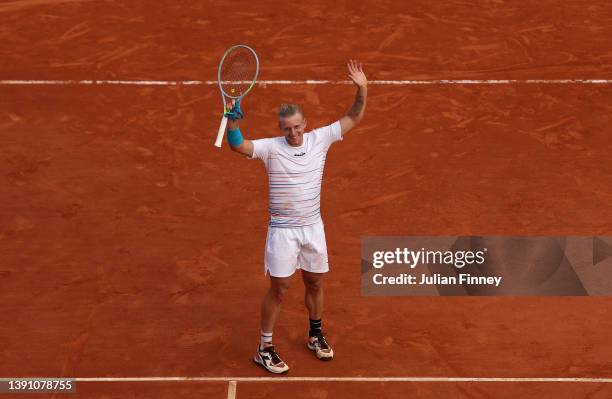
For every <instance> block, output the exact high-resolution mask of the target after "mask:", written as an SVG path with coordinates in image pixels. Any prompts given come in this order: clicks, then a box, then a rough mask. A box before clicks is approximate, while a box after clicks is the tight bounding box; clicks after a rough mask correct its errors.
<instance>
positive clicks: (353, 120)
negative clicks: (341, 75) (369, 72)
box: [340, 60, 368, 136]
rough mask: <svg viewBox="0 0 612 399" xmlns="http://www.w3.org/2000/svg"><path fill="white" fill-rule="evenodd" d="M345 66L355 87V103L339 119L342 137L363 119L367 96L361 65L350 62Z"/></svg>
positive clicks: (365, 79) (365, 80) (365, 81)
mask: <svg viewBox="0 0 612 399" xmlns="http://www.w3.org/2000/svg"><path fill="white" fill-rule="evenodd" d="M347 66H348V69H349V78H350V79H351V80H352V81H353V83H355V85H356V86H357V94H356V95H355V101H354V102H353V105H351V108H349V110H348V111H347V112H346V115H344V116H343V117H342V118H340V127H341V130H342V135H343V136H344V134H345V133H346V132H348V131H349V130H351V129H352V128H354V127H355V126H356V125H357V124H358V123H359V121H361V118H363V113H364V111H365V106H366V98H367V96H368V80H367V78H366V76H365V73H363V69H362V67H361V63H358V62H357V61H353V60H351V61H349V63H348V64H347Z"/></svg>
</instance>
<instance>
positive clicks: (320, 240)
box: [298, 223, 334, 360]
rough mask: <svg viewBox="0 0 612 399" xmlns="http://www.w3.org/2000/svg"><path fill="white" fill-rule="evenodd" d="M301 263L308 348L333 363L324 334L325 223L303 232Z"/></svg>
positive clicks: (320, 357)
mask: <svg viewBox="0 0 612 399" xmlns="http://www.w3.org/2000/svg"><path fill="white" fill-rule="evenodd" d="M302 233H303V234H302V237H301V243H300V244H301V246H300V254H299V255H298V263H299V264H300V268H301V269H302V280H303V281H304V288H305V294H304V303H305V305H306V308H307V309H308V316H309V324H310V329H309V332H308V336H309V338H308V348H309V349H310V350H312V351H314V352H315V354H316V356H317V358H319V359H321V360H331V359H333V357H334V351H333V350H332V348H331V347H330V345H329V343H328V342H327V340H326V339H325V336H324V334H323V330H322V323H323V320H322V317H323V279H324V276H325V274H326V273H327V272H328V271H329V265H328V260H327V245H326V243H325V231H324V229H323V223H318V224H315V225H312V226H306V227H304V228H303V231H302Z"/></svg>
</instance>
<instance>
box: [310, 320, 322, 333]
mask: <svg viewBox="0 0 612 399" xmlns="http://www.w3.org/2000/svg"><path fill="white" fill-rule="evenodd" d="M309 320H310V331H309V332H308V335H310V336H311V337H314V336H315V335H317V334H320V333H321V323H322V322H321V319H319V320H313V319H309Z"/></svg>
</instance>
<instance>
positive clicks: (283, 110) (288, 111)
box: [278, 104, 304, 118]
mask: <svg viewBox="0 0 612 399" xmlns="http://www.w3.org/2000/svg"><path fill="white" fill-rule="evenodd" d="M297 113H300V114H302V115H304V112H302V107H300V106H299V105H297V104H281V105H280V107H278V117H279V118H286V117H288V116H293V115H295V114H297Z"/></svg>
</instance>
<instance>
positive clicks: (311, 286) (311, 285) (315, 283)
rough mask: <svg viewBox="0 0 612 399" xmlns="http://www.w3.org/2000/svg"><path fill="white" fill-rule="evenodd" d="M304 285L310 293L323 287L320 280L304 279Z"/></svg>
mask: <svg viewBox="0 0 612 399" xmlns="http://www.w3.org/2000/svg"><path fill="white" fill-rule="evenodd" d="M304 286H305V287H306V290H307V291H309V292H312V293H317V292H319V291H321V290H322V289H323V285H322V281H321V280H305V281H304Z"/></svg>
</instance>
